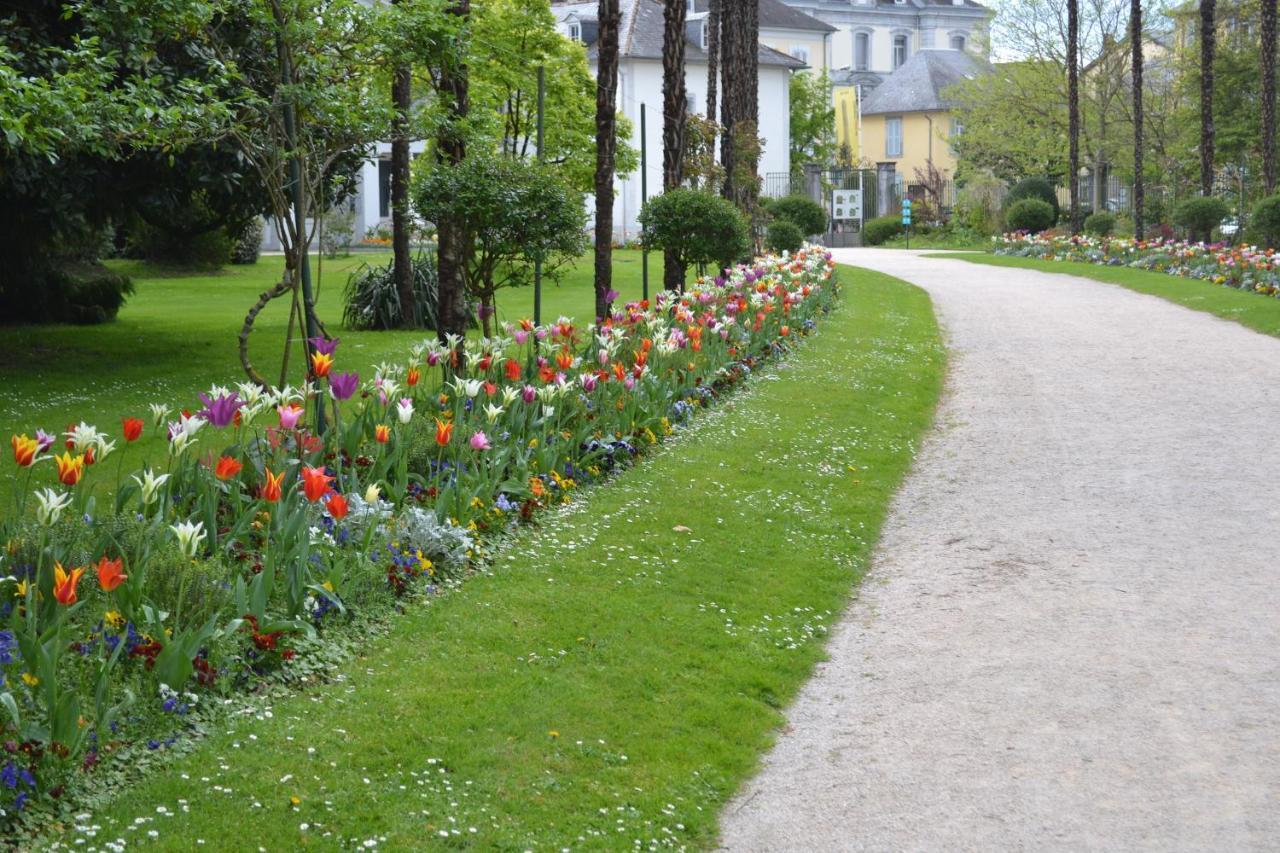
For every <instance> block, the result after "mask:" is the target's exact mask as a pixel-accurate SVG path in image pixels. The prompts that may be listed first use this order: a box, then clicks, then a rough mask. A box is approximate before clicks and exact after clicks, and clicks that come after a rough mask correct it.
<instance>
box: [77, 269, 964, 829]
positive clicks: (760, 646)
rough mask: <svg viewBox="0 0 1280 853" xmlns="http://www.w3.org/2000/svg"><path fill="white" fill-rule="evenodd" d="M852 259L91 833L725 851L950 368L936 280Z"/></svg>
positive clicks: (123, 798)
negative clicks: (723, 814)
mask: <svg viewBox="0 0 1280 853" xmlns="http://www.w3.org/2000/svg"><path fill="white" fill-rule="evenodd" d="M842 275H843V281H844V284H845V296H844V298H843V301H842V304H841V305H840V307H839V308H838V309H837V311H836V312H835V313H834V314H833V315H832V316H831V317H829V318H827V319H826V320H825V321H824V322H823V323H822V325H821V327H820V332H819V334H818V335H817V336H816V337H815V338H812V339H810V340H808V341H806V342H804V343H803V344H802V345H801V347H800V349H799V350H798V351H797V352H796V353H794V354H792V355H791V356H790V357H789V359H788V360H787V362H786V363H785V364H783V365H781V366H778V367H771V368H769V369H768V370H767V371H766V372H765V375H763V376H760V377H756V378H755V379H753V380H752V382H751V384H750V386H749V388H748V389H747V390H744V391H743V392H740V393H739V395H737V396H735V397H733V398H731V399H730V400H727V401H723V402H722V403H721V405H720V406H719V408H718V409H717V410H716V411H714V412H713V413H711V414H708V415H706V416H704V417H702V418H700V419H699V420H698V421H697V422H696V425H695V426H694V427H692V428H691V429H690V430H689V431H688V433H686V434H684V435H682V436H680V437H678V438H677V439H675V440H674V441H673V443H672V444H671V445H670V446H669V447H667V448H666V449H664V450H662V451H660V452H659V453H657V454H655V455H654V456H653V457H651V458H650V459H648V460H647V461H645V462H644V463H642V464H641V465H639V466H638V467H636V468H634V469H632V470H630V471H628V472H626V473H624V474H622V475H621V476H619V477H618V478H617V479H616V480H615V481H613V482H610V483H608V484H606V485H603V486H601V487H600V488H597V489H595V490H592V491H591V492H589V493H587V495H586V496H585V497H583V498H582V499H581V501H580V502H579V503H577V504H575V505H574V506H573V511H571V512H566V513H563V514H556V515H552V516H549V517H546V518H544V519H543V522H542V524H541V525H539V526H536V527H532V528H526V529H525V530H524V532H522V533H521V534H520V535H518V536H517V537H516V539H515V540H514V541H513V542H512V543H510V544H509V545H508V547H507V548H506V549H505V550H504V551H502V552H500V554H499V556H498V558H497V560H496V563H495V566H494V569H493V571H491V572H488V573H485V574H483V575H480V576H477V577H475V578H473V579H471V580H470V581H468V582H467V583H466V584H464V585H463V586H462V587H461V589H459V590H457V591H455V592H453V593H450V594H449V595H447V596H444V597H443V598H440V599H437V600H435V601H434V603H432V604H431V605H430V606H429V607H423V608H419V609H415V610H412V611H410V612H409V613H407V614H406V615H405V616H403V617H402V618H400V619H399V620H398V621H397V622H396V624H395V625H394V627H393V628H392V630H391V632H390V634H389V635H387V636H385V637H382V638H379V639H377V640H375V641H373V642H372V643H371V644H370V646H369V648H368V649H367V651H366V653H365V654H364V655H363V656H361V657H360V658H359V659H358V660H355V661H352V662H350V663H349V664H347V665H346V666H344V667H343V670H342V673H341V680H339V681H336V682H334V683H331V684H328V685H325V686H321V687H318V688H315V689H313V690H311V691H310V692H308V693H305V694H295V695H292V696H290V697H287V698H284V699H282V700H278V701H275V702H274V703H273V705H272V706H271V708H270V713H269V714H268V713H265V709H259V711H258V712H257V713H253V714H247V715H244V716H240V717H238V718H237V719H236V720H235V722H234V723H231V724H229V725H227V726H225V729H224V730H223V731H220V732H218V733H216V734H214V735H212V736H211V737H210V738H209V740H208V741H207V742H205V743H203V744H201V745H200V746H199V747H198V748H197V749H196V750H195V751H194V752H192V753H191V754H189V755H187V756H185V757H182V758H179V759H177V760H174V761H173V762H171V763H169V764H167V765H166V767H165V769H163V770H162V771H160V772H158V773H157V774H156V775H154V776H152V777H150V778H149V779H147V780H146V781H144V782H143V783H141V784H140V785H138V786H137V787H134V788H132V789H128V790H125V791H124V792H122V793H121V795H120V796H119V797H118V798H117V799H116V800H115V802H114V803H113V804H112V805H110V806H109V807H107V808H105V809H104V810H102V811H101V812H99V813H98V814H95V815H94V816H93V818H92V819H91V820H90V821H87V822H86V823H89V824H95V825H97V826H98V827H100V829H98V831H97V834H96V838H95V839H94V841H95V842H96V843H102V842H104V841H106V840H110V839H116V838H122V839H125V840H126V841H127V842H128V845H129V849H134V848H135V847H148V846H150V847H153V848H160V849H170V850H191V849H201V848H199V847H197V846H196V845H197V844H199V843H202V844H203V845H204V846H203V849H208V850H226V849H253V848H255V847H257V846H258V845H262V846H263V847H264V848H266V849H271V850H281V849H302V848H307V849H325V850H328V849H350V848H351V847H353V846H356V845H359V844H361V843H364V842H366V841H369V840H373V841H374V842H376V844H377V846H378V847H379V848H380V849H397V850H417V849H424V848H432V847H439V848H473V849H493V850H523V849H530V848H535V847H536V848H539V849H544V848H545V849H552V848H560V847H564V846H574V847H587V848H595V849H600V848H607V849H621V848H631V847H632V846H633V845H638V846H643V847H646V848H647V847H649V846H650V845H651V844H663V845H690V846H695V847H710V846H713V845H714V843H715V840H716V834H717V818H718V814H719V810H720V808H721V807H722V806H723V804H724V803H725V802H726V800H727V799H728V798H729V797H730V796H731V795H732V794H733V793H734V792H735V791H736V790H737V788H738V787H739V785H740V784H741V783H742V781H743V780H744V779H745V778H747V776H748V775H749V774H751V773H752V772H753V770H754V769H755V767H756V766H757V762H758V760H759V757H760V754H761V752H762V751H763V750H764V749H766V748H767V747H768V746H769V744H770V743H771V741H772V739H773V734H774V731H775V729H776V727H777V726H778V725H779V724H780V723H781V722H782V716H781V710H782V709H783V708H784V707H785V706H786V704H787V703H788V702H789V701H790V700H791V698H792V697H793V696H794V695H795V693H796V691H797V689H798V688H799V687H800V685H801V684H802V683H803V681H804V680H805V678H806V677H807V676H808V675H809V673H810V672H811V670H812V667H813V665H814V664H815V662H817V661H818V660H819V659H820V658H821V657H822V655H823V639H824V637H825V636H826V631H827V628H828V627H829V626H830V625H832V623H833V622H835V620H836V619H837V618H838V616H839V613H840V611H841V609H842V608H843V607H844V605H845V603H846V601H847V598H848V596H849V593H850V591H851V589H852V588H853V586H854V584H855V583H856V582H857V580H858V579H859V578H860V577H861V575H862V573H863V571H864V570H865V568H866V566H867V562H868V559H869V556H870V553H871V548H872V546H873V544H874V542H875V541H876V538H877V536H878V535H879V530H880V526H881V522H882V520H883V517H884V514H885V510H886V507H887V505H888V502H889V499H890V497H891V496H892V494H893V492H894V490H895V489H896V487H897V485H898V483H899V482H900V480H901V479H902V477H903V475H904V473H905V472H906V470H907V467H908V465H909V464H910V462H911V458H912V455H913V452H914V449H915V447H916V444H917V442H918V441H919V439H920V437H921V435H922V434H923V432H924V431H925V430H926V429H927V428H928V426H929V424H930V422H931V420H932V412H933V407H934V403H935V401H936V399H937V396H938V393H939V390H940V387H941V384H942V377H943V371H944V353H943V350H942V346H941V343H940V340H939V334H938V329H937V326H936V323H935V321H934V316H933V311H932V306H931V304H930V302H929V299H928V297H927V296H926V295H925V294H924V293H923V292H922V291H920V290H919V289H917V288H914V287H912V286H910V285H907V284H905V283H903V282H900V281H898V280H896V279H893V278H890V277H887V276H883V275H880V274H876V273H871V272H867V271H863V270H852V269H849V268H844V269H843V271H842ZM775 379H776V380H778V381H774V380H775ZM151 832H154V833H155V835H154V836H151V835H148V833H151ZM75 835H76V832H75V831H74V830H70V829H69V830H68V831H67V832H66V833H65V835H64V837H63V838H62V839H61V840H62V841H64V842H68V841H72V840H74V836H75Z"/></svg>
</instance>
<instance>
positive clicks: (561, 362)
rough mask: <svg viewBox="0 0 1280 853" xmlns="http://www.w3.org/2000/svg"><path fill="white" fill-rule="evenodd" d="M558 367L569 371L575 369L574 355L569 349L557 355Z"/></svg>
mask: <svg viewBox="0 0 1280 853" xmlns="http://www.w3.org/2000/svg"><path fill="white" fill-rule="evenodd" d="M556 367H559V368H560V369H561V370H568V369H569V368H571V367H573V353H571V352H569V350H568V348H567V347H566V348H565V349H562V350H560V352H558V353H556Z"/></svg>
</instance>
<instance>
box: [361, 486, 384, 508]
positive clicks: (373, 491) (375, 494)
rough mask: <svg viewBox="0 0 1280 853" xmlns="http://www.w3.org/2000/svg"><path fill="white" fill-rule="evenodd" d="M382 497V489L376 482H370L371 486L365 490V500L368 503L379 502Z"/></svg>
mask: <svg viewBox="0 0 1280 853" xmlns="http://www.w3.org/2000/svg"><path fill="white" fill-rule="evenodd" d="M381 497H382V492H381V490H379V489H378V485H377V484H376V483H370V484H369V488H367V489H365V490H364V502H365V503H367V504H371V503H377V501H378V500H379V499H381Z"/></svg>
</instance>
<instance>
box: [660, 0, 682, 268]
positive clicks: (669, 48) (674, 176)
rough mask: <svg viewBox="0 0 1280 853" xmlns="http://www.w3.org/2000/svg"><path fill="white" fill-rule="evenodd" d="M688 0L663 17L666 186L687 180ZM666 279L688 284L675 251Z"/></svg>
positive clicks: (674, 1) (672, 1)
mask: <svg viewBox="0 0 1280 853" xmlns="http://www.w3.org/2000/svg"><path fill="white" fill-rule="evenodd" d="M687 8H688V6H687V4H686V3H685V0H666V2H665V3H664V4H663V11H662V20H663V24H664V26H663V30H662V190H663V192H667V191H668V190H673V189H675V188H677V187H679V186H680V184H682V183H683V182H684V131H685V119H686V118H687V113H688V109H689V106H688V100H687V96H686V94H685V88H684V44H685V33H684V27H685V13H686V10H687ZM662 270H663V272H662V283H663V286H664V287H665V288H666V289H667V290H676V291H678V290H681V289H682V288H683V287H684V266H683V265H682V264H681V263H680V262H679V261H678V260H677V258H676V255H675V254H674V253H673V252H670V251H667V252H664V253H663V266H662Z"/></svg>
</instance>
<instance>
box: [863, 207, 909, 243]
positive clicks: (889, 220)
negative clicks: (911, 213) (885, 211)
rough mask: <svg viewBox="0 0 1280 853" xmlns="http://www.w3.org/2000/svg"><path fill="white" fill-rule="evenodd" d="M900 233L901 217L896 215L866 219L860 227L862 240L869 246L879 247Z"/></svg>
mask: <svg viewBox="0 0 1280 853" xmlns="http://www.w3.org/2000/svg"><path fill="white" fill-rule="evenodd" d="M901 233H902V217H900V216H898V215H897V214H893V215H890V216H879V217H876V218H875V219H868V220H867V222H866V224H865V225H863V226H862V239H863V240H865V241H866V243H867V245H869V246H879V245H880V244H881V243H883V242H884V241H885V240H888V239H889V238H891V237H896V236H898V235H899V234H901Z"/></svg>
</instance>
